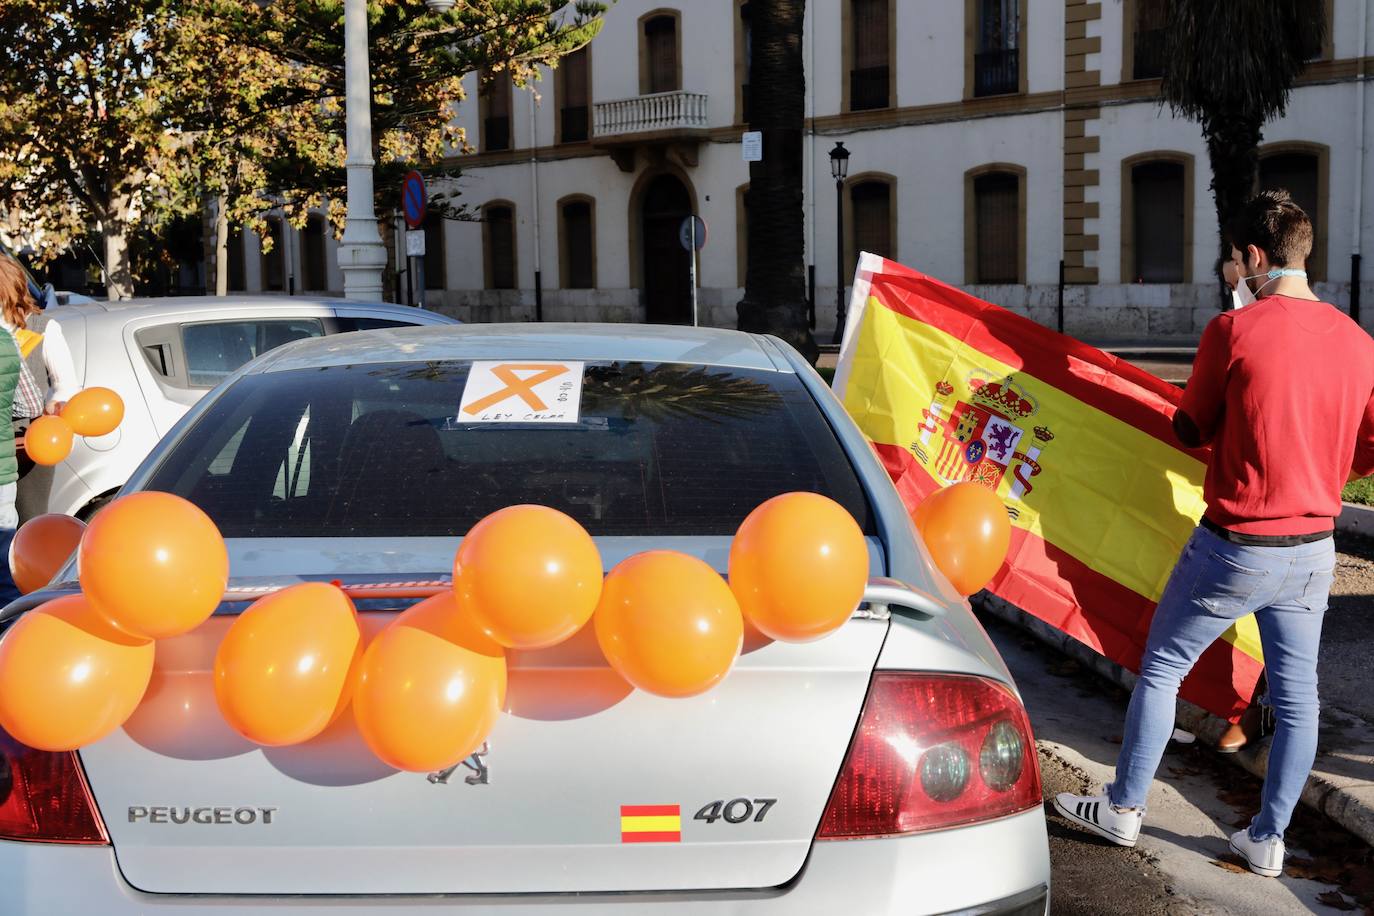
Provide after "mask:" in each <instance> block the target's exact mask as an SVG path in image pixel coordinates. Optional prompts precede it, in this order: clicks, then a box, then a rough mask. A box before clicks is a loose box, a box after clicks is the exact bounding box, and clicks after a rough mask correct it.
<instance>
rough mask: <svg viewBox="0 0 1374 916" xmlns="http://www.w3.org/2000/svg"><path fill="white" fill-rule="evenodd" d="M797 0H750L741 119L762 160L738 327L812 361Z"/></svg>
mask: <svg viewBox="0 0 1374 916" xmlns="http://www.w3.org/2000/svg"><path fill="white" fill-rule="evenodd" d="M805 15H806V2H805V0H750V4H749V22H750V29H751V35H752V40H751V45H752V52H751V54H750V73H749V93H750V98H749V121H750V127H752V128H753V129H754V130H760V131H763V161H762V162H754V163H751V164H750V166H749V191H748V193H747V194H746V197H745V207H746V209H747V212H748V214H749V218H748V226H749V241H748V250H749V258H748V264H747V266H746V272H745V280H744V299H742V300H741V301H740V303H739V305H738V306H737V307H736V308H737V312H738V315H739V329H740V330H741V331H763V332H767V333H770V334H776V335H777V336H779V337H781V338H782V339H783V340H785V341H787V342H788V343H790V344H791V345H792V346H794V347H796V348H797V349H798V350H800V351H801V352H802V353H803V354H804V355H805V356H806V358H807V359H809V360H811V361H812V362H815V360H816V356H817V354H818V353H819V350H818V349H817V347H816V341H815V339H814V338H813V337H812V336H811V330H810V328H809V327H808V324H807V314H806V267H805V258H806V239H805V235H804V233H803V226H804V217H803V214H802V202H803V190H802V136H803V128H804V126H805V125H804V120H805V116H806V106H805V96H806V71H805V68H804V66H803V63H802V21H803V18H804V17H805Z"/></svg>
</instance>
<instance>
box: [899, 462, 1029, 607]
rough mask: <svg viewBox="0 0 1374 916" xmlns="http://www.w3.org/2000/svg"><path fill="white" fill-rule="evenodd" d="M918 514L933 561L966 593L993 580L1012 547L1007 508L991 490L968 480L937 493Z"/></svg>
mask: <svg viewBox="0 0 1374 916" xmlns="http://www.w3.org/2000/svg"><path fill="white" fill-rule="evenodd" d="M916 512H917V513H919V514H920V518H919V521H918V522H917V526H918V528H919V529H920V531H921V539H922V540H924V541H925V542H926V549H927V550H929V551H930V557H931V559H932V560H934V561H935V565H936V566H937V567H939V569H940V572H942V573H944V574H945V578H947V579H949V581H950V584H951V585H953V586H954V588H955V590H956V591H957V592H959V594H961V595H972V594H973V593H974V592H976V591H978V590H980V589H981V588H983V587H984V586H986V585H987V584H988V583H989V582H991V581H992V577H993V576H994V575H996V574H997V570H998V569H1000V568H1001V566H1002V563H1003V561H1004V560H1006V558H1007V549H1008V548H1009V547H1010V546H1011V520H1010V519H1008V518H1007V507H1006V506H1005V505H1003V503H1002V500H1001V499H1000V498H999V497H998V496H997V494H996V493H994V492H993V491H992V490H989V489H988V488H987V487H984V486H982V485H980V484H976V483H972V482H969V481H965V482H964V483H956V484H955V485H954V486H952V487H945V488H944V489H943V490H936V491H935V492H934V493H932V494H930V495H929V496H927V497H926V498H925V499H924V500H922V502H921V503H920V505H918V506H917V508H916Z"/></svg>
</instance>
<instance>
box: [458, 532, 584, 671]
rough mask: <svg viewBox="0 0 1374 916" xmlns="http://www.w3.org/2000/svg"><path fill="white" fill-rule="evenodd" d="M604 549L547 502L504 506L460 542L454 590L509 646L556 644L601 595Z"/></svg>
mask: <svg viewBox="0 0 1374 916" xmlns="http://www.w3.org/2000/svg"><path fill="white" fill-rule="evenodd" d="M602 570H603V567H602V565H601V554H600V553H598V552H597V549H596V543H595V542H594V541H593V540H592V538H591V535H589V534H587V531H586V529H584V528H583V527H582V526H581V525H579V524H578V523H577V522H576V521H574V520H573V519H572V518H570V517H569V516H567V515H564V514H563V513H562V512H559V511H558V510H557V509H550V508H548V507H547V506H509V507H507V508H505V509H502V510H500V511H499V512H493V513H492V514H491V515H488V516H487V517H486V518H484V519H482V520H481V521H480V522H478V523H477V524H476V525H474V526H473V528H472V530H471V531H469V532H468V534H467V537H465V538H463V543H462V545H461V546H460V547H459V548H458V555H457V556H456V557H455V558H454V561H453V590H454V592H455V594H457V596H458V604H459V605H460V606H461V607H462V608H463V609H464V610H465V611H467V612H469V613H471V614H473V615H474V616H475V617H476V618H477V622H478V624H479V625H480V626H481V627H482V629H483V630H484V631H485V632H486V634H487V635H488V636H490V637H491V638H492V639H494V640H496V641H497V642H498V643H500V644H501V645H503V646H505V647H507V648H509V649H542V648H545V647H547V646H552V645H556V644H558V643H560V642H562V641H563V640H565V639H567V638H568V637H569V636H571V635H573V634H574V633H576V632H577V631H578V630H579V629H581V628H582V625H583V624H585V623H586V622H587V620H588V619H589V618H590V617H591V616H592V611H594V610H596V601H597V598H599V597H600V595H601V577H602Z"/></svg>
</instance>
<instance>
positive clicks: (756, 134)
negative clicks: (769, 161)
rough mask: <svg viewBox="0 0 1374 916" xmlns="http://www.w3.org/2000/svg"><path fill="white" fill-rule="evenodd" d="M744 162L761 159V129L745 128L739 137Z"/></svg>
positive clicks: (759, 160)
mask: <svg viewBox="0 0 1374 916" xmlns="http://www.w3.org/2000/svg"><path fill="white" fill-rule="evenodd" d="M740 146H741V147H742V148H743V150H744V161H745V162H762V161H763V131H761V130H746V131H745V132H744V133H743V135H741V137H740Z"/></svg>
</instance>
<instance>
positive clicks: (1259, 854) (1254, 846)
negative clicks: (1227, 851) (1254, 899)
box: [1231, 827, 1284, 878]
mask: <svg viewBox="0 0 1374 916" xmlns="http://www.w3.org/2000/svg"><path fill="white" fill-rule="evenodd" d="M1231 851H1232V852H1234V853H1235V854H1236V855H1238V856H1240V857H1241V858H1242V859H1244V860H1245V864H1246V865H1249V866H1250V870H1251V871H1252V872H1254V873H1255V874H1257V875H1264V877H1266V878H1277V877H1278V876H1279V875H1281V874H1283V853H1284V849H1283V840H1281V839H1279V838H1278V837H1276V836H1271V837H1269V838H1268V839H1266V840H1259V841H1256V840H1252V839H1250V828H1248V827H1247V828H1245V829H1244V830H1237V831H1236V832H1235V833H1233V834H1231Z"/></svg>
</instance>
